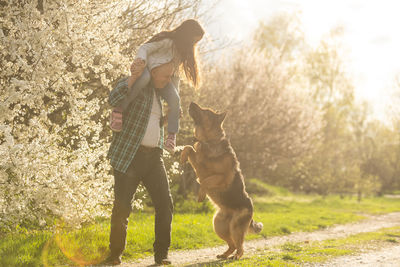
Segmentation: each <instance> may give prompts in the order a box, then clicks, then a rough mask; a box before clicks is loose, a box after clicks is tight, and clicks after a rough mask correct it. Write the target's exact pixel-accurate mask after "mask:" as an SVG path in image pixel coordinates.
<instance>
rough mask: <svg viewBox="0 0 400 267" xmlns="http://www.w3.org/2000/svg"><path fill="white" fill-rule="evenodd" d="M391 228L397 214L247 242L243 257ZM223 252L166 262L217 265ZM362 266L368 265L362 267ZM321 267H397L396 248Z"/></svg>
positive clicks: (399, 221) (178, 254)
mask: <svg viewBox="0 0 400 267" xmlns="http://www.w3.org/2000/svg"><path fill="white" fill-rule="evenodd" d="M394 226H400V212H396V213H390V214H385V215H379V216H369V217H368V218H367V219H365V220H363V221H360V222H357V223H350V224H344V225H337V226H332V227H329V228H326V229H324V230H319V231H315V232H300V233H294V234H290V235H286V236H277V237H271V238H265V239H257V240H252V241H247V242H245V256H246V255H247V256H248V255H252V254H255V253H257V250H258V249H265V248H272V247H274V246H277V245H281V244H284V243H285V242H304V241H322V240H326V239H336V238H344V237H347V236H349V235H354V234H358V233H365V232H373V231H377V230H379V229H381V228H386V227H394ZM225 249H226V246H218V247H212V248H204V249H198V250H187V251H174V252H170V259H171V260H172V263H173V265H174V266H205V265H207V264H212V263H217V262H218V261H217V259H216V257H215V256H216V255H217V254H219V253H221V252H223V251H225ZM373 259H375V261H374V260H373ZM336 261H337V262H336ZM392 261H393V262H395V263H397V265H390V264H391V262H392ZM373 262H375V263H373ZM153 263H154V261H153V258H152V257H148V258H145V259H142V260H140V261H137V262H129V263H123V264H122V265H120V266H123V267H128V266H150V265H152V264H153ZM364 263H367V264H371V265H363V264H364ZM386 263H387V264H388V265H386ZM393 264H394V263H393ZM323 266H374V267H375V266H400V246H397V247H390V248H385V249H383V250H382V251H374V252H370V253H366V254H365V255H364V254H362V255H361V256H347V257H340V258H337V259H335V261H332V262H330V263H329V265H323Z"/></svg>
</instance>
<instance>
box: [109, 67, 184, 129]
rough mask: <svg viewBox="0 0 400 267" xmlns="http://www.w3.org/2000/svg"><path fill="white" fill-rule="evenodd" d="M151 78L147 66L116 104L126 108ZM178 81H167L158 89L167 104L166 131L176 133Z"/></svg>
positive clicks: (177, 127)
mask: <svg viewBox="0 0 400 267" xmlns="http://www.w3.org/2000/svg"><path fill="white" fill-rule="evenodd" d="M150 80H151V74H150V71H149V69H148V68H144V70H143V73H142V75H140V77H138V78H137V79H136V81H135V83H134V84H133V85H132V87H131V88H130V89H128V94H127V96H126V98H125V99H123V100H122V101H121V103H120V104H119V105H118V106H117V107H119V108H122V110H126V108H127V107H128V106H129V104H130V103H132V101H133V100H134V99H135V97H136V96H137V95H138V94H139V92H140V90H142V89H143V88H145V87H146V86H147V85H148V84H149V82H150ZM178 82H179V81H178V80H177V81H172V82H170V83H168V84H167V85H166V86H165V87H164V88H162V89H159V90H158V91H159V93H160V95H161V97H162V98H163V99H164V100H165V101H166V102H167V104H168V132H169V133H175V134H176V133H177V132H178V130H179V117H180V106H181V104H180V101H181V100H180V97H179V93H178V84H177V83H178Z"/></svg>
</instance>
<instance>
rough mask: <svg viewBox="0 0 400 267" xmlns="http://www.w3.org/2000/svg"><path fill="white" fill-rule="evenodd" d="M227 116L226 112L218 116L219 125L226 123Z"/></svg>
mask: <svg viewBox="0 0 400 267" xmlns="http://www.w3.org/2000/svg"><path fill="white" fill-rule="evenodd" d="M226 114H227V112H226V111H224V112H222V113H218V114H217V116H218V117H217V120H218V123H219V124H222V123H223V122H224V120H225V117H226Z"/></svg>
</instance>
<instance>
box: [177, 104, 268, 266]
mask: <svg viewBox="0 0 400 267" xmlns="http://www.w3.org/2000/svg"><path fill="white" fill-rule="evenodd" d="M189 114H190V116H191V117H192V119H193V120H194V124H195V127H194V136H195V138H196V139H197V142H196V143H195V144H194V147H192V146H185V147H184V149H183V150H182V153H181V163H185V162H187V161H188V160H189V162H190V164H191V165H192V167H193V169H194V170H195V172H196V175H197V181H198V183H199V184H200V190H199V196H198V200H199V201H203V200H204V199H205V197H206V195H208V197H209V198H210V199H211V201H212V202H213V203H214V204H215V206H216V207H217V212H216V213H215V215H214V223H213V225H214V231H215V233H216V234H217V235H218V236H219V237H220V238H222V239H223V240H225V241H226V243H228V246H229V247H228V249H227V250H226V251H225V252H224V253H223V254H221V255H217V258H220V259H226V258H228V257H229V256H230V255H231V254H233V252H235V250H236V253H235V255H233V257H232V258H233V259H240V257H242V255H243V242H244V237H245V235H246V233H247V231H250V232H252V233H259V232H260V231H261V230H262V228H263V224H262V223H257V222H255V221H254V220H253V202H252V200H251V198H250V197H249V195H248V194H247V192H246V190H245V185H244V179H243V176H242V173H241V170H240V167H239V162H238V160H237V158H236V154H235V152H234V151H233V149H232V146H231V145H230V142H229V140H228V139H227V138H226V136H225V131H224V129H223V128H222V124H223V121H224V119H225V116H226V112H224V113H216V112H214V111H213V110H211V109H204V108H201V107H200V106H199V105H197V104H196V103H193V102H192V103H191V104H190V106H189Z"/></svg>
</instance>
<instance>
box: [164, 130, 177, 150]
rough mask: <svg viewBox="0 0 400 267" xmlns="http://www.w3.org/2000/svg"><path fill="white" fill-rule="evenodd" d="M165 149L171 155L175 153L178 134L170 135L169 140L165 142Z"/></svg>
mask: <svg viewBox="0 0 400 267" xmlns="http://www.w3.org/2000/svg"><path fill="white" fill-rule="evenodd" d="M164 146H165V149H166V150H167V151H168V152H169V153H171V154H174V153H175V146H176V134H174V133H169V134H168V136H167V139H166V140H165V142H164Z"/></svg>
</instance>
